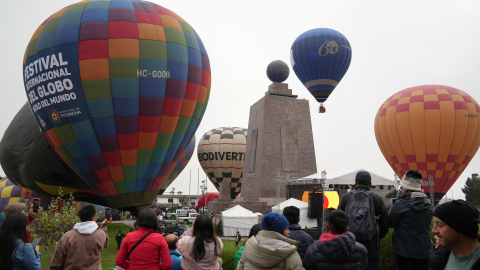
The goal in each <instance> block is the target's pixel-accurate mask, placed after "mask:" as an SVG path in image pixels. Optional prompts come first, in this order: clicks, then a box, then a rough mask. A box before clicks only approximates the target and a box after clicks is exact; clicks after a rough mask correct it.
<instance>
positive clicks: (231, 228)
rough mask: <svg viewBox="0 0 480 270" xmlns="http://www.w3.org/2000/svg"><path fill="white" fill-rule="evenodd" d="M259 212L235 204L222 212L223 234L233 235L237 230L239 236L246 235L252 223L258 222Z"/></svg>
mask: <svg viewBox="0 0 480 270" xmlns="http://www.w3.org/2000/svg"><path fill="white" fill-rule="evenodd" d="M261 215H262V214H260V213H253V212H252V211H250V210H248V209H245V208H243V207H241V206H240V205H236V206H234V207H232V208H230V209H227V210H225V211H223V212H222V222H223V235H224V236H234V235H236V234H237V231H238V232H240V235H241V236H248V234H249V233H250V229H251V228H252V226H253V225H255V224H258V216H261Z"/></svg>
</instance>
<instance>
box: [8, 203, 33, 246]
mask: <svg viewBox="0 0 480 270" xmlns="http://www.w3.org/2000/svg"><path fill="white" fill-rule="evenodd" d="M26 207H27V205H26V204H24V203H20V202H16V203H11V204H9V205H7V206H5V208H4V209H3V211H4V212H5V218H7V217H8V215H10V214H11V213H25V208H26ZM37 214H38V213H36V212H33V206H32V205H31V206H30V212H29V213H28V215H27V217H28V223H27V226H28V225H30V223H31V222H32V221H33V220H34V219H35V216H36V215H37ZM27 239H28V242H31V241H32V240H31V236H30V231H29V230H28V229H27Z"/></svg>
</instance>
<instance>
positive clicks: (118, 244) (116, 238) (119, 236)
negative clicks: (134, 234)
mask: <svg viewBox="0 0 480 270" xmlns="http://www.w3.org/2000/svg"><path fill="white" fill-rule="evenodd" d="M130 231H132V229H130ZM123 237H125V234H123V233H122V230H119V231H118V233H117V235H116V236H115V241H117V248H118V250H120V246H121V245H122V240H123Z"/></svg>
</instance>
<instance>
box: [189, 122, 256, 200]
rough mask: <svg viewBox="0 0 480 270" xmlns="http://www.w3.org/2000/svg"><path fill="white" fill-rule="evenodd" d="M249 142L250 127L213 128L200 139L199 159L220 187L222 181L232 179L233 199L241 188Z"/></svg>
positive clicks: (231, 194) (231, 191) (231, 192)
mask: <svg viewBox="0 0 480 270" xmlns="http://www.w3.org/2000/svg"><path fill="white" fill-rule="evenodd" d="M246 144H247V129H246V128H239V127H220V128H216V129H212V130H210V131H208V132H207V133H205V134H204V135H203V137H202V138H201V139H200V141H199V143H198V150H197V154H198V161H199V162H200V165H201V166H202V169H203V171H204V172H205V173H206V174H207V176H208V178H209V179H210V181H212V183H213V184H214V185H215V187H216V188H217V190H220V184H221V183H222V182H224V181H226V182H227V183H228V182H229V185H230V197H231V199H235V198H236V197H237V196H238V194H239V193H240V191H241V187H242V177H243V162H244V161H245V147H246Z"/></svg>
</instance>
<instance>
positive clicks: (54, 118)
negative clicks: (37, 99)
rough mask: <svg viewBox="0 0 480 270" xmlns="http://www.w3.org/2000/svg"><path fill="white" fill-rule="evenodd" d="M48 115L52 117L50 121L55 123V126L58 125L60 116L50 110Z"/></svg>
mask: <svg viewBox="0 0 480 270" xmlns="http://www.w3.org/2000/svg"><path fill="white" fill-rule="evenodd" d="M50 115H51V116H52V120H53V122H55V124H59V123H60V114H59V113H58V112H57V111H56V110H54V109H51V110H50Z"/></svg>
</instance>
